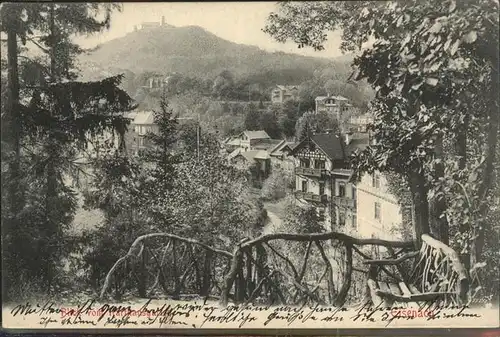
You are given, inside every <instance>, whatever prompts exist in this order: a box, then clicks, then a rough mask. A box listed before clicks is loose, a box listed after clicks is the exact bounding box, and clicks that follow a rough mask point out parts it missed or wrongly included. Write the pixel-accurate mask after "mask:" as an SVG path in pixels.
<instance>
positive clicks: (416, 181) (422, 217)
mask: <svg viewBox="0 0 500 337" xmlns="http://www.w3.org/2000/svg"><path fill="white" fill-rule="evenodd" d="M410 190H411V194H412V202H413V228H414V231H415V242H416V248H417V249H418V248H420V246H421V244H422V234H429V233H430V226H429V203H428V201H427V193H428V190H427V187H426V186H425V177H424V174H423V172H422V171H419V168H418V167H414V169H413V172H411V173H410Z"/></svg>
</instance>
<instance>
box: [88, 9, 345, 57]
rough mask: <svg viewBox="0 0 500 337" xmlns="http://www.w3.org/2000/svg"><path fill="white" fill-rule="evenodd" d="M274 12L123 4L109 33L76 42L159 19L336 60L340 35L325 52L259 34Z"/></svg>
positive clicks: (92, 42)
mask: <svg viewBox="0 0 500 337" xmlns="http://www.w3.org/2000/svg"><path fill="white" fill-rule="evenodd" d="M276 9H277V3H276V2H265V1H262V2H170V3H162V2H149V3H140V2H132V3H130V2H129V3H124V4H123V11H122V12H115V13H114V14H113V15H112V18H111V28H110V29H109V31H106V32H104V33H101V34H99V35H96V36H92V37H90V38H85V39H83V38H82V39H80V38H79V39H78V41H79V43H81V44H82V46H83V47H87V48H89V47H94V46H96V45H98V44H100V43H103V42H106V41H109V40H111V39H114V38H118V37H121V36H124V35H126V34H127V33H129V32H131V31H133V29H134V25H138V24H140V23H141V22H160V21H161V18H162V16H164V17H165V21H166V23H167V24H169V25H173V26H191V25H196V26H201V27H203V28H205V29H206V30H208V31H209V32H211V33H213V34H215V35H217V36H219V37H221V38H223V39H226V40H229V41H232V42H236V43H241V44H248V45H254V46H257V47H260V48H261V49H264V50H267V51H283V52H287V53H296V54H301V55H308V56H319V57H337V56H341V55H342V53H341V52H340V48H339V47H340V42H341V41H340V34H339V33H337V32H334V33H332V34H330V36H329V40H328V41H327V43H326V44H325V50H323V51H319V52H318V51H314V50H313V49H312V48H303V49H298V48H297V46H296V45H295V44H294V43H292V42H289V43H285V44H283V43H279V42H276V41H274V40H273V39H272V38H271V37H270V36H269V35H267V34H265V33H264V32H262V30H261V29H262V28H264V26H265V23H266V19H267V16H268V15H269V13H271V12H273V11H275V10H276Z"/></svg>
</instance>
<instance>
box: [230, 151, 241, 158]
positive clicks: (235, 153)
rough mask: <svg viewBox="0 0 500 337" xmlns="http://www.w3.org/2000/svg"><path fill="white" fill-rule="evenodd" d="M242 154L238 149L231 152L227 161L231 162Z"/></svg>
mask: <svg viewBox="0 0 500 337" xmlns="http://www.w3.org/2000/svg"><path fill="white" fill-rule="evenodd" d="M240 152H241V149H236V150H234V151H233V152H231V153H230V154H229V155H228V156H227V159H228V160H231V159H233V158H235V157H236V156H237V155H239V154H240Z"/></svg>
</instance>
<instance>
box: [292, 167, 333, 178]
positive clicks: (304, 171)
mask: <svg viewBox="0 0 500 337" xmlns="http://www.w3.org/2000/svg"><path fill="white" fill-rule="evenodd" d="M295 174H299V175H304V176H309V177H316V178H321V177H322V176H325V175H326V169H316V168H310V167H296V168H295Z"/></svg>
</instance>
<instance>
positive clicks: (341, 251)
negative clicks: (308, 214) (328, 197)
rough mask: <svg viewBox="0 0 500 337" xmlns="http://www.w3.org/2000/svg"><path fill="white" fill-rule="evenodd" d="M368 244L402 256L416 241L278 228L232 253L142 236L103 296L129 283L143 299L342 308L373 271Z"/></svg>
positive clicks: (158, 235) (164, 235) (190, 241)
mask: <svg viewBox="0 0 500 337" xmlns="http://www.w3.org/2000/svg"><path fill="white" fill-rule="evenodd" d="M369 246H376V247H382V249H383V250H385V251H386V252H387V254H389V255H388V257H392V258H396V257H397V256H398V255H400V254H405V253H407V252H408V251H409V250H411V249H412V248H413V247H414V243H413V242H400V241H387V240H379V239H358V238H354V237H352V236H349V235H346V234H343V233H337V232H329V233H320V234H288V233H281V234H280V233H278V234H269V235H263V236H260V237H258V238H256V239H245V240H242V241H241V242H239V243H238V244H237V245H236V246H235V247H234V249H233V251H232V252H229V251H226V250H222V249H216V248H213V247H211V246H209V245H207V244H205V243H202V242H199V241H197V240H194V239H190V238H184V237H180V236H177V235H173V234H169V233H152V234H147V235H144V236H141V237H139V238H137V239H136V240H135V242H134V243H133V244H132V246H131V247H130V249H129V251H128V253H127V254H126V255H125V256H123V257H121V258H120V259H119V260H118V261H117V262H116V263H115V264H114V266H113V267H112V268H111V270H110V271H109V272H108V274H107V276H106V279H105V281H104V285H103V287H102V290H101V297H105V296H106V294H108V293H109V292H110V290H111V289H114V290H115V293H119V292H120V291H121V290H120V289H121V287H123V286H125V284H127V282H124V281H125V280H127V281H128V284H130V281H132V283H134V284H135V286H136V289H137V292H138V294H139V296H141V297H152V296H162V295H163V296H170V297H172V298H174V299H180V298H189V297H191V296H200V297H205V298H213V299H218V300H219V301H220V303H221V304H222V305H227V303H229V302H234V303H266V304H269V303H274V304H278V303H280V304H289V305H294V304H303V303H307V302H309V303H319V304H330V305H336V306H341V305H344V304H345V302H346V300H347V299H348V297H349V293H350V290H352V283H353V273H360V274H361V275H362V278H363V279H366V275H367V274H368V272H369V271H368V270H365V269H363V268H362V267H363V264H362V263H357V261H358V262H359V261H361V260H365V259H373V257H374V256H373V254H371V252H372V251H373V250H370V249H368V250H367V248H368V247H369ZM395 250H397V251H395ZM384 268H385V267H384ZM389 268H390V267H387V269H389ZM387 272H388V273H391V274H393V273H395V271H390V270H387ZM358 288H359V287H358ZM358 291H359V290H358ZM357 295H359V294H357Z"/></svg>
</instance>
